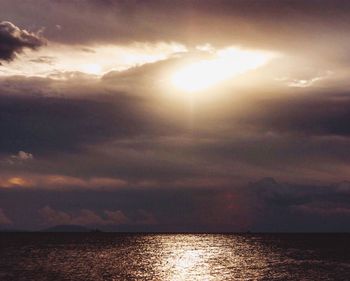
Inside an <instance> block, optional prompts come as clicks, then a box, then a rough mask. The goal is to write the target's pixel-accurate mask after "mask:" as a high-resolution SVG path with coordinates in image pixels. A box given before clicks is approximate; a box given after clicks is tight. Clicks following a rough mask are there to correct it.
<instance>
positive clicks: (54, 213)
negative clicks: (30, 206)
mask: <svg viewBox="0 0 350 281" xmlns="http://www.w3.org/2000/svg"><path fill="white" fill-rule="evenodd" d="M39 214H40V215H41V216H42V218H43V219H44V220H45V222H47V223H49V224H51V225H52V224H53V225H59V224H74V225H120V224H129V223H132V222H131V221H130V219H129V218H128V217H127V216H126V215H125V214H124V213H123V212H122V211H120V210H116V211H110V210H105V211H104V212H103V215H98V214H96V213H95V212H93V211H91V210H88V209H81V210H78V211H76V212H71V213H68V212H63V211H59V210H55V209H53V208H51V207H50V206H45V207H44V208H42V209H40V210H39Z"/></svg>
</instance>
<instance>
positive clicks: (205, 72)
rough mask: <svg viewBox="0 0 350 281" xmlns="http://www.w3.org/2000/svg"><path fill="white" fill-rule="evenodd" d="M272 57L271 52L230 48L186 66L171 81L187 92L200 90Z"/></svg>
mask: <svg viewBox="0 0 350 281" xmlns="http://www.w3.org/2000/svg"><path fill="white" fill-rule="evenodd" d="M270 58H271V54H268V53H265V52H259V51H247V50H240V49H237V48H228V49H224V50H221V51H218V52H216V53H215V57H214V58H213V59H209V60H201V61H198V62H195V63H193V64H190V65H187V66H184V67H183V68H181V69H179V70H177V71H176V72H175V73H174V74H173V75H172V77H171V83H172V84H173V85H174V86H175V87H176V88H177V89H179V90H181V91H185V92H190V93H193V92H199V91H203V90H205V89H207V88H209V87H211V86H214V85H216V84H218V83H220V82H222V81H225V80H227V79H230V78H232V77H234V76H236V75H239V74H242V73H244V72H247V71H249V70H252V69H256V68H258V67H260V66H262V65H263V64H265V63H266V62H267V61H269V60H270Z"/></svg>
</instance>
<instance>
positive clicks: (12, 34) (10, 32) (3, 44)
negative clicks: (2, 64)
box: [0, 21, 45, 61]
mask: <svg viewBox="0 0 350 281" xmlns="http://www.w3.org/2000/svg"><path fill="white" fill-rule="evenodd" d="M44 44H45V41H44V39H43V38H42V37H40V36H39V35H38V34H35V33H31V32H28V31H27V30H25V29H20V28H19V27H17V26H15V25H14V24H12V23H11V22H8V21H2V22H0V60H5V61H12V60H13V59H14V58H15V57H16V55H17V54H19V53H21V52H22V51H23V50H24V49H25V48H28V49H32V50H35V49H37V48H39V47H40V46H42V45H44Z"/></svg>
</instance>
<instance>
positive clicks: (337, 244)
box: [0, 233, 350, 281]
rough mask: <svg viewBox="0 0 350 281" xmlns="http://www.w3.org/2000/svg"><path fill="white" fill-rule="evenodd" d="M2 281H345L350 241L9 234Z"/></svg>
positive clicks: (2, 241) (3, 247)
mask: <svg viewBox="0 0 350 281" xmlns="http://www.w3.org/2000/svg"><path fill="white" fill-rule="evenodd" d="M0 280H1V281H8V280H11V281H27V280H31V281H32V280H33V281H44V280H45V281H55V280H76V281H90V280H91V281H102V280H110V281H112V280H179V281H180V280H181V281H182V280H192V281H194V280H201V281H204V280H218V281H219V280H220V281H221V280H285V281H286V280H312V281H319V280H342V281H344V280H350V235H347V234H116V233H71V234H68V233H67V234H64V233H22V234H21V233H18V234H11V233H2V234H0Z"/></svg>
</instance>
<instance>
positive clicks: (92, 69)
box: [83, 63, 102, 75]
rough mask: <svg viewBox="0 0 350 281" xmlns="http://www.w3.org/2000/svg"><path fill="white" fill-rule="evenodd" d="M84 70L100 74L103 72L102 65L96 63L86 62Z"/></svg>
mask: <svg viewBox="0 0 350 281" xmlns="http://www.w3.org/2000/svg"><path fill="white" fill-rule="evenodd" d="M83 72H85V73H88V74H94V75H99V74H101V73H102V67H101V66H100V65H98V64H95V63H90V64H86V65H84V66H83Z"/></svg>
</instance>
